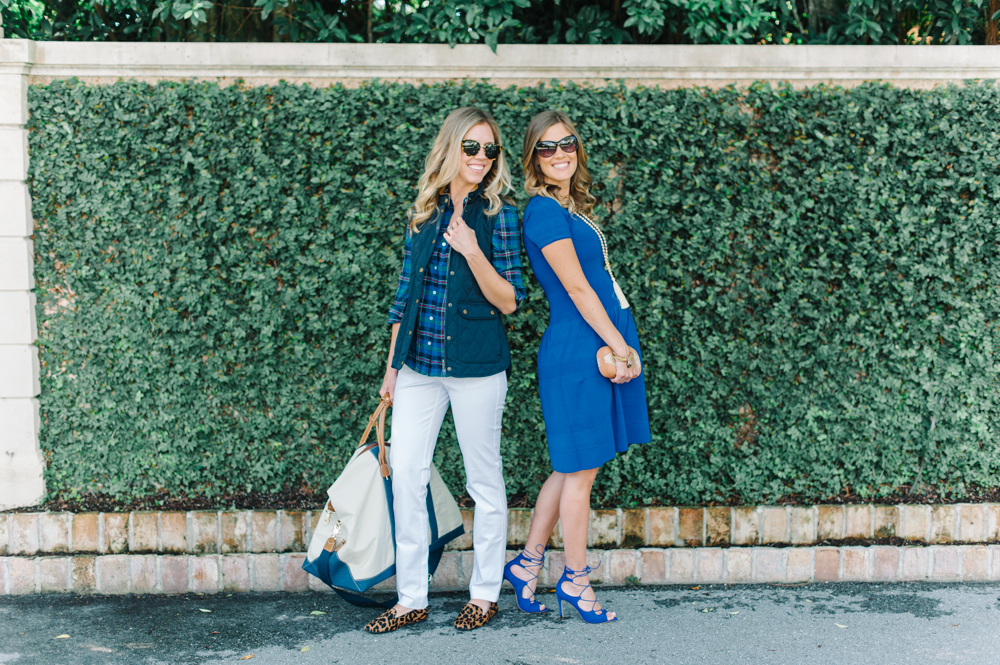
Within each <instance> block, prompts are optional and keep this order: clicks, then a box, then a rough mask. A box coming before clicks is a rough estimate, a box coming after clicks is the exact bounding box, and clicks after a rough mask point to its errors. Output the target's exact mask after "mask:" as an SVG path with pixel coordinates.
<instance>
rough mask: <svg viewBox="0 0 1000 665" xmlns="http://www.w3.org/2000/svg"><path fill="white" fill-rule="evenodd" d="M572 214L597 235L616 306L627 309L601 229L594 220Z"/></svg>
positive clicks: (606, 241)
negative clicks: (616, 302) (616, 299)
mask: <svg viewBox="0 0 1000 665" xmlns="http://www.w3.org/2000/svg"><path fill="white" fill-rule="evenodd" d="M574 214H575V215H576V216H577V217H579V218H580V219H581V220H583V222H584V224H586V225H587V226H589V227H590V228H591V229H593V230H594V233H596V234H597V237H598V239H599V240H600V241H601V252H603V253H604V269H605V270H607V271H608V274H609V275H611V285H612V287H614V290H615V297H616V298H618V304H619V305H621V308H622V309H628V308H629V304H628V299H627V298H626V297H625V292H624V291H622V287H620V286H619V285H618V280H617V279H615V273H614V272H613V271H612V270H611V260H610V259H609V258H608V240H607V238H605V237H604V234H603V233H602V232H601V229H599V228H598V227H597V224H596V223H594V220H592V219H590V218H589V217H587V216H586V215H584V214H583V213H579V212H577V213H574Z"/></svg>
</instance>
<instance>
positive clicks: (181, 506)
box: [0, 485, 1000, 513]
mask: <svg viewBox="0 0 1000 665" xmlns="http://www.w3.org/2000/svg"><path fill="white" fill-rule="evenodd" d="M455 499H456V500H457V501H458V505H459V506H462V507H463V508H471V507H472V506H474V505H475V502H473V500H472V498H471V497H469V496H468V495H467V494H463V495H461V496H456V497H455ZM325 501H326V490H309V489H301V488H300V489H296V490H286V491H284V492H236V493H233V494H226V495H221V496H215V497H204V496H183V495H180V496H177V495H171V494H169V493H167V492H162V493H159V494H153V495H150V496H146V497H140V498H134V499H127V500H122V499H115V498H114V497H111V496H108V495H101V494H92V495H89V496H86V497H80V498H73V499H62V498H56V499H53V500H51V501H48V502H45V503H43V504H40V505H37V506H28V507H24V508H14V509H12V510H6V511H0V513H4V512H6V513H39V512H45V511H53V512H61V511H66V512H71V513H84V512H105V513H111V512H131V511H134V510H159V511H188V510H251V509H253V510H278V509H280V508H283V509H285V510H313V509H318V508H320V507H321V506H322V505H323V504H324V503H325ZM847 503H852V504H865V503H867V504H876V505H898V504H901V503H903V504H949V503H1000V487H989V488H981V487H969V488H967V491H966V492H965V494H963V495H960V496H955V495H948V496H942V495H940V494H938V493H937V492H935V491H933V490H930V489H928V488H926V487H924V488H921V490H920V491H919V492H915V493H910V488H909V487H908V486H906V485H903V486H901V487H899V488H897V489H896V491H895V492H893V493H892V494H890V495H888V496H883V497H877V498H873V497H862V496H860V495H858V494H855V493H852V492H844V493H842V494H838V495H836V496H831V497H827V498H825V499H820V500H816V499H805V498H802V497H796V496H789V497H783V498H781V499H778V500H777V501H776V502H774V503H772V504H769V505H779V506H811V505H816V504H824V505H828V504H834V505H838V504H847ZM507 504H508V506H509V507H511V508H531V507H532V506H534V497H531V498H530V499H529V496H528V495H527V494H517V495H513V496H510V497H508V502H507ZM649 505H650V506H675V505H689V504H680V503H678V502H673V501H670V500H669V499H663V500H659V501H656V502H654V503H651V504H649ZM695 505H702V506H745V505H752V504H748V503H747V502H746V501H742V500H740V498H739V497H732V498H730V499H728V500H719V501H712V502H706V503H702V504H695ZM594 507H595V508H617V507H622V508H644V507H646V506H621V505H619V504H615V503H613V502H608V503H607V504H605V505H601V504H595V506H594Z"/></svg>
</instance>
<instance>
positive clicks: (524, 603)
mask: <svg viewBox="0 0 1000 665" xmlns="http://www.w3.org/2000/svg"><path fill="white" fill-rule="evenodd" d="M547 549H548V547H546V548H545V549H543V550H542V551H541V553H540V554H538V553H536V554H529V553H528V551H527V550H523V551H522V552H521V553H520V554H518V555H517V556H516V557H514V558H513V559H511V560H510V561H508V562H507V565H506V566H504V567H503V578H504V579H505V580H507V581H508V582H510V584H511V586H512V587H514V593H515V594H516V598H517V609H519V610H521V611H522V612H527V613H528V614H538V613H540V612H548V609H544V610H543V609H542V606H541V605H540V604H539V603H538V602H537V601H536V600H535V594H531V598H525V597H524V588H525V587H526V586H528V583H529V582H532V581H534V580H537V579H538V575H532V574H531V573H529V572H528V569H527V568H526V566H541V565H542V563H543V562H544V561H545V550H547ZM514 566H520V567H521V569H522V570H524V572H526V573H528V575H531V578H530V579H526V580H522V579H520V578H519V577H518V576H517V575H515V574H514V571H513V570H511V569H512V568H513V567H514Z"/></svg>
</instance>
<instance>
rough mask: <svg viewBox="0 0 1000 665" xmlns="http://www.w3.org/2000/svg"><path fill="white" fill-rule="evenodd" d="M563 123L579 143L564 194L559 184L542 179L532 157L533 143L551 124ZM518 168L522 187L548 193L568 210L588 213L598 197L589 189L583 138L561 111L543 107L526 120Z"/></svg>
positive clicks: (529, 190)
mask: <svg viewBox="0 0 1000 665" xmlns="http://www.w3.org/2000/svg"><path fill="white" fill-rule="evenodd" d="M559 123H562V124H563V125H565V127H566V129H568V130H569V132H570V134H572V135H573V136H575V137H576V139H577V142H578V144H579V147H578V148H577V150H576V155H577V157H576V172H575V173H574V174H573V175H572V177H571V178H570V181H569V195H568V196H566V197H563V196H562V195H560V193H559V187H558V185H552V184H549V183H547V182H545V175H544V174H543V173H542V168H541V166H539V165H538V161H537V160H536V159H535V144H536V143H538V142H539V141H540V140H541V138H542V135H543V134H544V133H545V132H546V130H548V128H549V127H551V126H552V125H556V124H559ZM521 155H522V158H521V168H522V169H523V170H524V189H525V191H526V192H528V195H529V196H536V195H537V196H547V197H549V198H551V199H555V200H556V201H558V202H559V205H561V206H562V207H564V208H566V209H567V210H569V211H570V212H571V213H573V212H578V213H581V214H583V215H590V214H591V213H592V212H593V210H594V204H595V203H597V199H596V198H595V197H594V195H593V194H591V193H590V171H588V170H587V150H586V148H584V143H583V139H581V138H580V134H579V133H578V132H577V131H576V127H575V126H574V125H573V121H572V120H570V119H569V116H568V115H566V114H565V113H563V112H562V111H542V112H541V113H539V114H538V115H536V116H535V117H534V118H532V119H531V122H529V123H528V129H526V130H525V132H524V148H523V152H522V153H521Z"/></svg>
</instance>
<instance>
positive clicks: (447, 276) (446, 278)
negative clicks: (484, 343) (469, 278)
mask: <svg viewBox="0 0 1000 665" xmlns="http://www.w3.org/2000/svg"><path fill="white" fill-rule="evenodd" d="M452 214H454V213H452ZM451 249H452V248H451V247H449V248H448V261H447V262H446V263H445V268H444V302H445V306H444V340H442V342H443V344H444V375H445V376H448V374H449V370H451V368H450V367H448V312H449V310H451V309H452V308H451V307H450V305H451V303H449V302H448V284H449V283H450V282H451Z"/></svg>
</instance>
